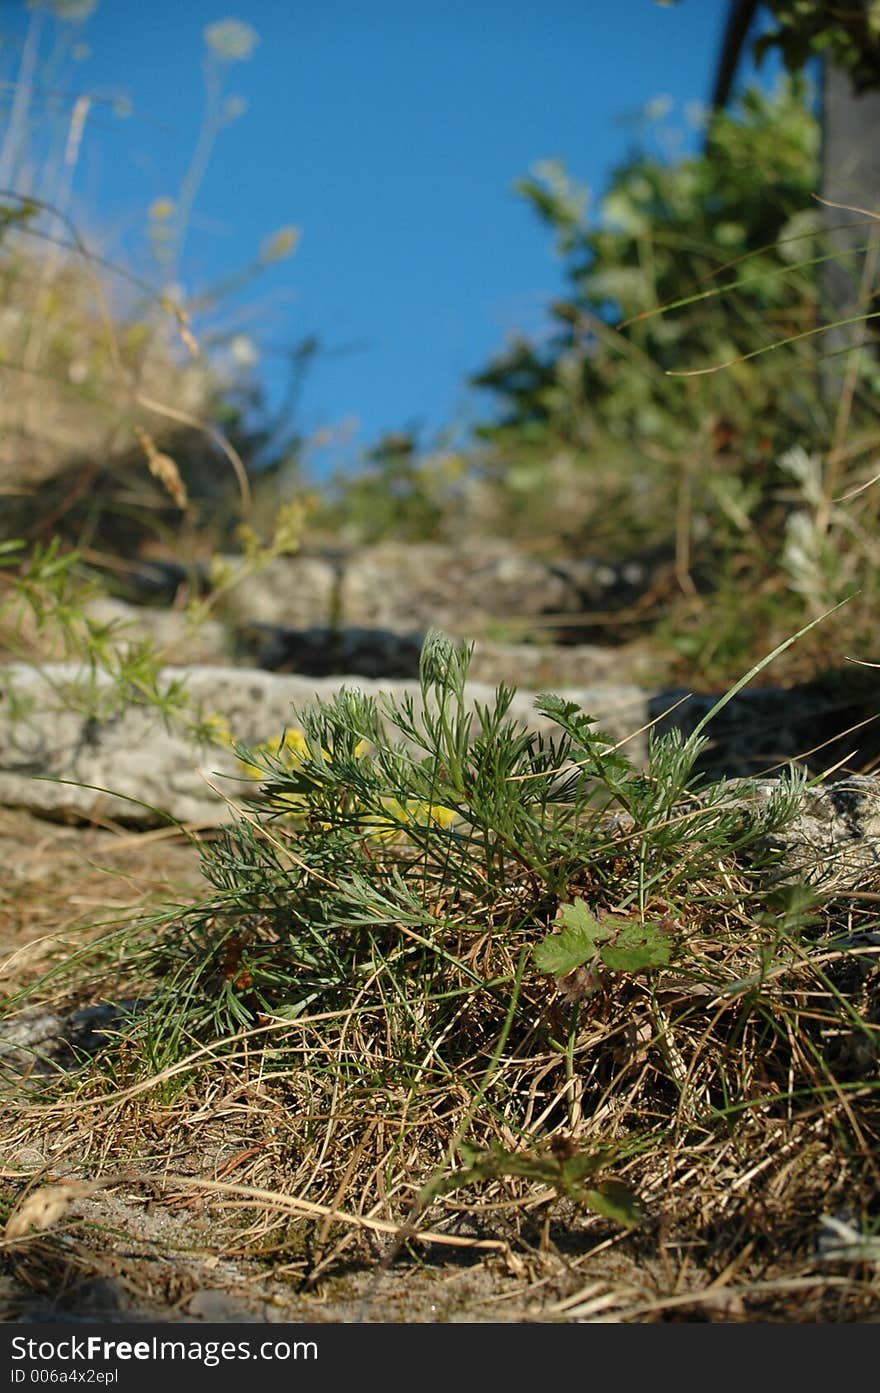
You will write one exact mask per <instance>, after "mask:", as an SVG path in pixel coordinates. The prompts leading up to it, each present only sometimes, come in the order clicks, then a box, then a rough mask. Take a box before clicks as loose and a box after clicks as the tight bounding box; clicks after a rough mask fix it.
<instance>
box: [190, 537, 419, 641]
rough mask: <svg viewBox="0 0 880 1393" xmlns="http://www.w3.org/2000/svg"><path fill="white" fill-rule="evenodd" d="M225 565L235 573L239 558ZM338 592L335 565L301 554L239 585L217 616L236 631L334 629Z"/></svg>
mask: <svg viewBox="0 0 880 1393" xmlns="http://www.w3.org/2000/svg"><path fill="white" fill-rule="evenodd" d="M222 559H223V560H225V561H226V562H228V564H229V567H230V570H232V571H235V570H236V569H237V568H238V567H239V566H240V565H241V557H239V556H228V557H225V558H222ZM337 586H338V582H337V567H336V565H335V564H334V563H333V561H332V560H328V559H326V558H325V557H321V556H307V555H303V554H297V555H295V556H278V557H276V558H275V560H274V561H270V562H269V563H268V564H267V565H265V566H263V567H261V568H260V570H258V571H256V572H255V573H254V574H253V575H249V576H243V577H242V579H241V580H238V581H236V583H235V584H234V585H233V586H232V587H231V588H230V590H229V592H228V593H227V594H225V595H224V596H223V597H222V600H221V601H220V603H219V605H218V610H217V613H218V617H219V618H221V619H223V620H225V621H226V622H227V623H229V624H231V625H233V626H238V625H244V624H277V625H279V626H281V627H283V628H294V629H299V628H303V629H308V628H311V627H313V626H320V625H325V624H332V623H333V622H334V617H335V607H336V594H337ZM405 627H406V626H405Z"/></svg>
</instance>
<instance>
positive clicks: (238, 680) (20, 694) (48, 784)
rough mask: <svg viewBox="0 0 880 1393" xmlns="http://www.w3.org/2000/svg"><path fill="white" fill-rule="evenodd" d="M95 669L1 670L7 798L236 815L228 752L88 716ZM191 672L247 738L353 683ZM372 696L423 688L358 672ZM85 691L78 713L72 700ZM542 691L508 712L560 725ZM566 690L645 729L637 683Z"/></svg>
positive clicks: (158, 728) (116, 713)
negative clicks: (543, 709) (547, 711)
mask: <svg viewBox="0 0 880 1393" xmlns="http://www.w3.org/2000/svg"><path fill="white" fill-rule="evenodd" d="M85 678H86V674H85V673H84V672H83V671H82V670H81V669H79V668H77V667H76V665H74V664H65V663H55V664H46V665H45V666H44V667H43V668H42V669H36V668H32V667H29V666H27V665H25V664H9V665H8V666H5V667H0V752H2V753H0V803H2V804H4V805H6V806H8V807H23V808H28V809H30V810H31V811H33V812H37V813H40V814H43V815H46V816H55V817H63V816H69V817H74V818H86V819H92V820H95V819H97V820H100V819H103V818H111V819H115V820H118V821H122V822H126V823H132V824H135V825H152V824H155V823H156V822H158V821H162V820H163V819H164V818H165V817H166V816H167V817H170V818H173V819H177V820H178V821H180V822H184V823H192V824H197V825H202V826H215V825H217V824H219V823H222V822H225V821H228V820H229V819H230V817H231V816H232V814H231V812H230V810H229V807H228V805H227V804H226V803H225V802H224V796H225V797H227V798H230V797H234V796H235V795H236V794H238V793H240V792H241V791H242V790H243V788H246V787H247V784H248V782H249V781H246V780H245V779H244V778H243V776H242V773H241V770H240V768H239V766H238V762H237V760H236V758H235V755H234V752H233V751H232V750H231V749H226V748H221V747H219V746H216V745H208V744H205V745H199V744H197V743H196V742H195V741H194V740H193V739H192V738H190V737H188V736H187V735H186V734H184V733H182V732H181V731H180V730H177V729H168V728H167V727H166V725H165V724H164V723H163V720H162V718H161V716H160V715H159V714H158V713H157V712H156V711H155V710H154V709H153V708H152V707H150V706H145V705H144V706H141V705H137V704H134V703H129V704H128V705H127V706H126V707H125V708H124V709H123V710H115V709H113V707H112V705H111V706H109V707H108V708H107V710H106V712H105V713H104V714H99V715H97V716H96V715H95V714H90V712H89V709H88V706H85V708H84V704H83V698H84V696H85V695H86V694H87V693H85V692H84V691H83V690H81V689H82V686H83V683H84V681H85ZM182 679H185V683H186V691H187V693H188V696H189V698H190V701H191V703H192V705H193V707H194V708H195V709H196V710H199V711H200V712H201V713H202V714H203V715H214V716H220V717H222V718H224V720H225V721H226V722H227V723H228V726H229V728H230V730H231V731H232V733H233V735H234V736H235V737H236V738H237V739H239V740H241V741H243V742H244V743H246V744H258V743H260V742H262V741H264V740H273V739H278V738H280V736H281V733H282V731H283V730H284V729H285V727H287V726H290V725H291V724H292V723H293V722H294V719H295V711H297V710H300V711H301V710H303V709H304V708H305V707H306V706H308V705H309V704H311V703H312V702H314V701H315V699H316V698H318V699H320V698H329V697H331V696H332V695H333V694H334V693H336V692H337V691H338V690H339V689H340V687H341V686H342V685H344V681H345V679H343V678H336V677H324V678H321V677H310V678H307V677H299V676H288V675H279V674H275V673H268V672H260V671H256V670H252V669H243V668H222V667H201V668H188V669H179V668H177V669H175V668H169V669H167V670H165V671H164V672H163V675H162V683H163V684H164V683H165V682H166V681H167V682H169V683H170V682H179V681H181V680H182ZM348 685H349V686H356V687H358V688H360V689H361V690H362V691H363V692H365V693H366V694H371V693H372V694H378V693H380V692H388V693H391V694H394V695H397V696H398V697H401V696H404V695H405V694H409V695H411V696H412V698H413V700H414V702H415V703H416V705H417V706H418V703H419V701H420V689H419V684H418V683H417V682H414V681H408V682H395V681H378V680H374V679H370V678H357V679H354V680H350V681H349V682H348ZM78 686H79V688H80V691H79V709H77V705H76V702H75V698H76V695H77V688H78ZM111 691H112V689H111V686H110V683H109V680H108V679H107V678H106V677H105V676H104V675H103V674H98V676H97V678H96V681H95V686H94V689H93V691H92V692H91V694H90V699H91V700H92V701H93V699H94V696H95V694H97V696H98V698H99V699H101V698H102V697H103V698H108V697H109V696H110V694H111ZM534 695H535V694H534V693H533V692H529V691H520V692H517V694H516V695H515V697H514V699H513V703H512V705H511V709H510V714H511V716H512V717H513V718H514V719H515V720H518V721H519V722H521V724H522V725H523V726H524V727H526V728H528V729H532V730H536V731H544V732H548V733H549V732H551V731H556V730H557V727H556V726H555V725H554V723H553V722H552V721H550V720H548V719H547V718H546V717H544V716H542V715H541V714H540V713H539V712H537V711H536V710H535V708H534ZM494 696H495V689H494V687H491V686H489V685H488V684H486V683H480V682H473V683H469V684H468V687H467V698H468V700H469V702H471V703H474V702H479V703H482V704H484V705H490V706H491V705H492V704H493V702H494ZM566 696H567V697H568V698H569V699H571V700H573V701H575V702H576V703H577V704H578V705H579V706H580V707H581V708H582V709H583V710H584V711H586V712H589V714H590V715H592V716H593V717H594V718H595V719H596V721H597V722H598V725H599V727H600V728H601V729H603V730H604V731H605V732H606V733H607V734H608V735H610V736H611V737H612V738H613V739H615V740H624V739H627V738H628V737H630V736H632V735H633V732H636V731H638V730H639V729H640V727H642V726H643V725H644V724H645V720H646V706H647V703H646V698H645V695H644V693H643V692H642V691H640V689H639V688H637V687H634V686H625V685H622V684H621V685H619V686H602V685H599V684H597V685H596V686H593V687H580V688H574V689H571V690H569V691H567V692H566ZM627 751H628V752H629V753H630V755H631V757H632V758H633V759H635V760H639V759H643V758H644V756H645V744H644V736H643V735H638V736H635V737H634V738H633V739H631V740H629V742H628V744H627Z"/></svg>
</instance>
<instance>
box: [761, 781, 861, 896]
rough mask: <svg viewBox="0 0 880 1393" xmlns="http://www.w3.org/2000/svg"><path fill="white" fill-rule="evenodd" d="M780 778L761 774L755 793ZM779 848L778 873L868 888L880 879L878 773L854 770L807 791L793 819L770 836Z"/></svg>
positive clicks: (765, 792) (835, 887)
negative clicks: (834, 780)
mask: <svg viewBox="0 0 880 1393" xmlns="http://www.w3.org/2000/svg"><path fill="white" fill-rule="evenodd" d="M776 787H777V781H775V780H772V779H762V780H759V781H758V782H757V784H756V785H755V796H756V797H758V798H767V797H769V796H770V795H771V794H772V792H773V790H774V788H776ZM767 843H768V845H769V847H770V848H771V849H772V850H774V851H777V852H779V853H780V854H781V857H782V860H781V862H780V864H779V866H778V867H777V868H775V870H774V879H776V880H778V881H779V882H781V883H782V882H784V883H790V884H793V883H796V882H798V881H802V882H804V883H806V884H809V885H815V886H817V887H821V888H822V889H823V890H826V891H827V890H831V891H839V890H854V889H856V888H860V889H865V888H867V887H870V886H871V885H876V884H877V883H878V882H880V777H878V776H877V775H871V774H851V775H849V776H848V777H847V778H844V779H839V780H838V781H837V782H835V783H827V784H820V785H817V786H815V787H813V788H808V789H806V790H805V791H804V794H803V799H802V802H801V806H800V809H799V811H798V814H797V816H796V817H795V818H794V819H793V821H792V822H791V824H790V825H789V826H788V827H786V828H784V829H783V830H781V831H779V832H774V833H773V834H772V835H771V836H769V837H768V838H767Z"/></svg>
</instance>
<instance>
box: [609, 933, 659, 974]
mask: <svg viewBox="0 0 880 1393" xmlns="http://www.w3.org/2000/svg"><path fill="white" fill-rule="evenodd" d="M599 956H600V958H601V959H602V961H603V963H604V964H605V966H606V967H607V968H609V969H610V971H611V972H643V971H644V970H645V969H646V968H650V967H665V966H666V964H667V963H668V962H669V959H670V957H671V956H672V944H671V943H670V941H669V935H668V933H667V932H666V930H665V929H663V928H662V927H661V926H660V925H659V924H638V923H630V924H625V925H624V926H623V928H622V929H621V930H620V932H619V933H618V935H617V937H616V938H615V940H614V942H613V943H608V944H606V945H605V946H604V947H602V948H600V949H599Z"/></svg>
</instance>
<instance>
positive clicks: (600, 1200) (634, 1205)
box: [584, 1180, 645, 1229]
mask: <svg viewBox="0 0 880 1393" xmlns="http://www.w3.org/2000/svg"><path fill="white" fill-rule="evenodd" d="M584 1202H585V1203H586V1204H588V1205H589V1206H590V1208H591V1209H594V1210H595V1211H596V1213H597V1214H602V1215H604V1217H605V1218H606V1219H613V1220H614V1221H615V1223H618V1224H621V1225H622V1226H623V1227H624V1228H626V1229H634V1228H635V1227H636V1226H637V1225H638V1224H642V1223H644V1221H645V1211H644V1209H643V1208H642V1206H641V1205H640V1204H639V1201H638V1199H637V1198H636V1196H635V1194H634V1193H633V1191H632V1190H631V1189H630V1188H629V1186H628V1185H624V1183H623V1181H622V1180H603V1181H602V1183H601V1184H600V1185H597V1186H596V1188H595V1189H594V1190H586V1191H585V1192H584Z"/></svg>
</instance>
